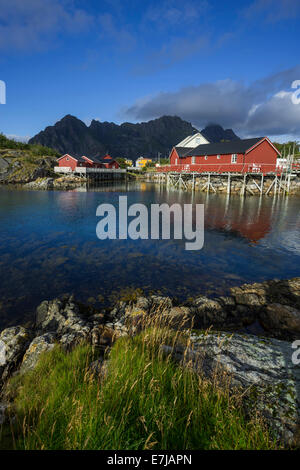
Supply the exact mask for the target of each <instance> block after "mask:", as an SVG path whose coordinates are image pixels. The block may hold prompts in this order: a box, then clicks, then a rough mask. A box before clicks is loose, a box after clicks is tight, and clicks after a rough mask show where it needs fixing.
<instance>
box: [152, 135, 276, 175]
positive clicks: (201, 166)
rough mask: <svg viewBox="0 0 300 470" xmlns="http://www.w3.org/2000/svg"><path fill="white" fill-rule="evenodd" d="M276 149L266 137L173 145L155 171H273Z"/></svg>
mask: <svg viewBox="0 0 300 470" xmlns="http://www.w3.org/2000/svg"><path fill="white" fill-rule="evenodd" d="M278 155H279V156H280V152H279V151H278V150H277V149H276V147H275V146H274V145H273V144H272V142H271V141H270V140H269V139H268V138H267V137H256V138H253V139H239V140H234V141H231V142H219V143H212V144H201V145H198V146H197V147H194V148H191V147H179V146H177V147H174V148H173V150H172V151H171V154H170V165H168V166H166V167H161V168H159V169H158V171H175V172H180V171H187V172H193V171H197V172H208V173H263V174H266V173H273V172H275V170H276V160H277V156H278Z"/></svg>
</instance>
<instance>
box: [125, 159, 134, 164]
mask: <svg viewBox="0 0 300 470" xmlns="http://www.w3.org/2000/svg"><path fill="white" fill-rule="evenodd" d="M125 163H126V165H127V166H133V161H132V160H128V158H126V159H125Z"/></svg>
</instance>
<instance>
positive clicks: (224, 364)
mask: <svg viewBox="0 0 300 470" xmlns="http://www.w3.org/2000/svg"><path fill="white" fill-rule="evenodd" d="M152 318H156V319H157V318H159V319H160V321H161V322H162V325H167V326H168V328H172V329H174V330H181V331H182V332H184V333H185V334H188V336H189V347H188V349H184V350H183V349H181V348H180V347H179V346H178V347H177V348H176V349H175V350H174V349H172V350H170V346H169V345H168V344H165V345H162V346H161V347H162V348H163V349H164V351H165V352H166V353H171V354H172V355H173V357H174V359H175V360H176V361H179V362H180V364H181V365H182V366H184V367H192V368H193V370H195V371H196V372H197V373H201V374H204V375H205V376H207V377H209V376H211V374H212V372H213V371H214V370H215V369H219V370H221V372H225V373H226V374H229V375H230V377H231V381H232V386H233V387H240V388H242V389H243V390H244V392H243V393H244V394H245V400H246V402H247V409H248V410H252V407H254V408H255V409H258V410H260V411H261V412H262V414H263V415H264V416H265V418H266V420H267V422H268V424H269V426H270V428H271V429H272V430H273V431H274V432H275V434H276V437H277V438H278V439H280V440H281V441H282V442H284V444H285V445H287V446H291V445H293V444H295V443H296V444H297V445H299V429H300V428H299V424H300V418H299V411H300V366H299V365H296V364H295V363H294V362H293V361H292V355H293V353H294V352H295V351H294V349H293V348H292V343H293V341H295V340H297V339H299V338H300V278H294V279H290V280H284V281H279V280H273V281H266V282H263V283H254V284H245V285H243V286H240V287H236V288H232V289H231V292H230V295H229V296H227V297H219V298H216V299H209V298H207V297H204V296H201V297H197V298H195V299H193V300H189V301H188V302H186V303H184V304H181V305H178V304H177V303H176V302H175V301H174V300H172V299H171V298H170V297H160V296H155V295H152V296H148V297H143V296H137V297H133V298H132V300H128V301H119V302H117V303H116V305H115V306H114V307H113V308H112V309H111V310H109V311H106V310H103V311H101V310H100V311H99V310H95V309H93V308H91V307H87V306H85V305H83V304H81V303H79V302H77V301H76V300H75V299H74V298H73V296H67V297H63V298H60V299H54V300H50V301H44V302H42V303H41V304H40V305H39V307H38V308H37V311H36V315H35V321H34V322H33V323H32V324H31V325H29V326H15V327H10V328H6V329H4V330H3V331H2V332H1V333H0V345H2V355H1V357H0V359H1V360H0V383H1V388H2V400H0V401H2V404H1V406H0V421H2V422H3V421H4V419H5V413H6V409H7V407H8V406H9V404H7V403H3V401H4V400H5V385H6V383H7V380H8V378H9V377H10V376H12V375H14V374H19V373H20V374H23V373H26V372H27V371H28V370H30V369H32V368H33V367H34V366H35V365H36V363H37V361H38V358H39V356H40V354H41V353H42V352H44V351H49V350H51V349H52V348H53V347H54V345H55V344H57V343H59V344H61V345H62V347H63V348H65V349H66V350H70V349H71V348H73V347H74V346H75V345H77V344H79V343H80V342H82V341H83V340H84V341H87V342H89V343H90V344H91V345H93V346H94V347H95V348H98V349H99V350H100V351H102V352H103V354H104V352H105V351H106V352H107V350H109V348H110V347H111V346H112V344H113V343H114V341H115V340H116V339H117V338H119V337H120V336H124V335H129V336H133V335H135V334H137V333H138V332H139V331H140V330H141V329H142V328H143V327H144V325H145V320H147V321H148V320H149V321H151V319H152ZM246 330H247V331H248V332H250V334H248V333H247V334H246V333H245V331H246ZM253 332H256V334H253ZM3 348H4V350H5V353H4V354H3ZM0 352H1V351H0ZM93 367H95V368H96V369H97V368H98V369H99V373H102V372H101V371H102V367H103V363H102V362H100V363H99V364H96V365H95V364H94V365H93ZM106 367H107V364H106ZM254 396H255V400H254V399H253V397H254ZM247 400H248V401H247ZM249 412H255V411H254V410H253V411H249Z"/></svg>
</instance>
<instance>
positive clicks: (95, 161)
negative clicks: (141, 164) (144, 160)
mask: <svg viewBox="0 0 300 470" xmlns="http://www.w3.org/2000/svg"><path fill="white" fill-rule="evenodd" d="M57 161H58V166H59V167H65V168H70V171H75V170H76V168H78V167H85V168H104V169H105V168H109V169H117V168H119V164H118V162H117V161H116V160H114V159H113V158H112V157H111V156H110V155H105V156H104V157H102V158H96V157H86V156H83V157H73V156H71V155H69V154H68V153H66V154H65V155H63V156H62V157H60V158H58V159H57Z"/></svg>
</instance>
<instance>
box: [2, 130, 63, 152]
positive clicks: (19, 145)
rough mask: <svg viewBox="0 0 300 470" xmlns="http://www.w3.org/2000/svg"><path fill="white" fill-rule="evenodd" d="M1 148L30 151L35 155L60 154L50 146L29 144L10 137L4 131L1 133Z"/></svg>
mask: <svg viewBox="0 0 300 470" xmlns="http://www.w3.org/2000/svg"><path fill="white" fill-rule="evenodd" d="M0 149H10V150H24V151H27V152H28V153H30V154H31V156H33V157H34V156H41V155H48V156H52V157H56V156H58V155H59V154H58V152H56V151H55V150H53V149H51V148H49V147H44V146H43V145H39V144H27V143H24V142H17V141H15V140H13V139H8V138H7V137H6V136H5V135H3V134H2V133H0Z"/></svg>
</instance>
